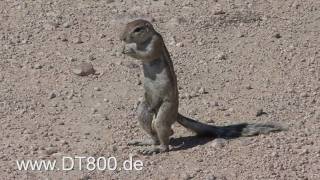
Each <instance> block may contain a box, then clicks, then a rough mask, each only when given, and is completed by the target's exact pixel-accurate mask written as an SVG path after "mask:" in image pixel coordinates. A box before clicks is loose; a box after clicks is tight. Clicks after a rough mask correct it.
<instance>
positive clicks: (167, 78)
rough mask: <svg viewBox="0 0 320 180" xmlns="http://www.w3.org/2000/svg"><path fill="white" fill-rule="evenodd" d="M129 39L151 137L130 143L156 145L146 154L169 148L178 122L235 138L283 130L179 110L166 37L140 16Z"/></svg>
mask: <svg viewBox="0 0 320 180" xmlns="http://www.w3.org/2000/svg"><path fill="white" fill-rule="evenodd" d="M120 39H121V41H123V42H125V45H124V47H123V53H124V54H126V55H129V56H131V57H133V58H135V59H139V60H141V61H142V64H143V73H144V90H145V93H144V98H143V100H142V102H141V103H140V104H139V107H138V120H139V123H140V125H141V127H142V129H143V130H144V131H145V132H146V133H148V134H149V135H150V136H151V139H149V140H143V141H140V140H134V141H132V142H129V143H128V144H129V145H140V146H143V145H153V146H152V147H151V148H146V149H143V150H142V151H141V153H142V154H145V155H150V154H154V153H160V152H166V151H169V138H170V136H171V135H173V130H172V128H171V126H172V124H173V123H174V122H176V121H177V122H178V123H180V124H181V125H182V126H184V127H186V128H188V129H190V130H191V131H193V132H195V133H196V134H197V135H200V136H211V137H222V138H231V137H239V136H254V135H257V134H266V133H269V132H275V131H280V130H282V128H281V127H280V126H277V125H273V124H247V123H243V124H235V125H230V126H223V127H219V126H213V125H208V124H204V123H201V122H198V121H195V120H193V119H190V118H187V117H185V116H183V115H181V114H179V113H178V106H179V95H178V88H177V78H176V74H175V72H174V68H173V63H172V60H171V58H170V55H169V53H168V50H167V48H166V46H165V44H164V41H163V38H162V36H161V35H160V34H159V33H158V32H157V31H155V29H154V28H153V26H152V24H151V23H150V22H148V21H145V20H142V19H139V20H135V21H132V22H130V23H128V24H127V25H126V26H125V29H124V31H123V32H122V34H121V36H120Z"/></svg>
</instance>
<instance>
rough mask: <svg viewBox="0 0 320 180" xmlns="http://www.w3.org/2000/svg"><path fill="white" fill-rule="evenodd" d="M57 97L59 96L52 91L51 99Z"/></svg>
mask: <svg viewBox="0 0 320 180" xmlns="http://www.w3.org/2000/svg"><path fill="white" fill-rule="evenodd" d="M55 97H57V95H56V94H55V93H54V92H51V93H50V94H49V99H53V98H55Z"/></svg>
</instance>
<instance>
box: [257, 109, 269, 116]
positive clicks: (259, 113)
mask: <svg viewBox="0 0 320 180" xmlns="http://www.w3.org/2000/svg"><path fill="white" fill-rule="evenodd" d="M263 114H267V113H266V112H264V111H263V109H258V110H257V113H256V117H258V116H262V115H263Z"/></svg>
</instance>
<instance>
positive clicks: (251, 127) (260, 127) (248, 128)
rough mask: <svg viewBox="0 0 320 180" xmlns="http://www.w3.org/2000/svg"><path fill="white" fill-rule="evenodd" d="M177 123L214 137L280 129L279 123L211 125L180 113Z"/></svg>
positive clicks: (244, 134) (232, 136)
mask: <svg viewBox="0 0 320 180" xmlns="http://www.w3.org/2000/svg"><path fill="white" fill-rule="evenodd" d="M177 121H178V123H179V124H181V125H182V126H184V127H185V128H187V129H190V130H191V131H193V132H195V133H196V134H197V135H199V136H209V137H216V138H235V137H240V136H256V135H258V134H267V133H270V132H277V131H282V130H284V128H282V127H281V126H279V125H275V124H263V123H257V124H248V123H241V124H234V125H229V126H213V125H209V124H204V123H201V122H199V121H195V120H193V119H190V118H188V117H185V116H183V115H181V114H178V120H177Z"/></svg>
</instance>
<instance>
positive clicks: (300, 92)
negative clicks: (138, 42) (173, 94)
mask: <svg viewBox="0 0 320 180" xmlns="http://www.w3.org/2000/svg"><path fill="white" fill-rule="evenodd" d="M137 17H144V18H146V19H149V20H152V21H154V22H153V23H154V25H155V28H156V29H157V30H158V31H159V32H160V33H161V34H162V35H163V37H164V39H165V42H166V45H167V47H168V49H169V51H170V53H171V55H172V59H173V62H174V66H175V71H176V73H177V77H178V84H179V93H180V97H181V98H180V112H181V113H183V114H184V115H188V116H190V117H193V118H196V119H199V120H200V121H202V122H207V123H212V124H217V125H228V124H235V123H240V122H249V123H254V122H277V123H280V124H282V125H284V126H286V127H288V131H284V132H280V133H274V134H270V135H260V136H256V137H246V138H237V139H229V140H223V139H218V140H217V139H216V140H212V139H197V138H195V137H193V134H192V133H191V132H188V131H186V130H185V129H183V128H182V127H181V126H179V125H175V126H174V130H175V135H174V137H173V147H172V148H173V150H172V151H171V152H169V153H164V154H159V155H154V156H142V155H139V154H137V153H136V152H137V150H138V149H139V148H138V147H128V146H127V142H128V141H129V140H131V139H139V138H143V137H144V136H145V135H144V133H143V132H142V131H141V130H140V128H139V126H138V124H137V120H136V119H137V117H136V111H135V109H136V105H137V102H138V99H139V97H141V96H142V94H143V88H142V85H141V79H142V78H141V76H142V74H141V68H140V67H141V65H140V63H139V62H138V61H137V60H133V59H131V58H129V57H125V56H123V55H122V54H121V53H120V51H119V45H120V42H119V38H118V35H119V33H120V29H121V27H122V26H123V24H124V23H126V22H128V21H129V20H130V19H134V18H137ZM319 25H320V1H318V0H306V1H304V0H282V1H278V0H268V1H263V0H228V1H222V0H215V1H213V0H212V1H211V0H201V1H200V0H198V1H191V0H173V1H171V0H158V1H151V0H143V1H125V0H122V1H118V0H114V1H113V0H92V1H85V0H57V1H55V0H46V1H45V0H25V1H18V0H2V1H0V131H1V134H0V174H1V177H0V179H19V180H20V179H30V180H33V179H52V180H55V179H82V180H84V179H170V180H171V179H207V180H209V179H211V180H213V179H218V180H238V179H240V180H242V179H243V180H251V179H282V180H294V179H303V180H318V179H320V99H319V97H320V93H319V91H320V54H319V49H320V38H319V37H320V27H319ZM81 62H90V63H91V64H92V65H93V66H94V68H95V69H96V72H95V74H93V75H89V76H78V75H76V74H74V73H73V69H74V68H75V67H76V66H77V65H79V64H80V63H81ZM204 92H206V93H204ZM260 110H263V111H264V112H265V114H263V115H261V116H256V113H257V112H259V111H260ZM130 154H132V155H133V159H134V160H135V161H136V160H141V161H142V162H143V169H142V170H140V171H138V170H132V171H125V170H123V169H122V170H120V169H119V168H117V170H115V171H111V170H104V171H102V170H94V171H89V170H87V169H85V168H83V169H82V170H79V168H77V167H79V165H78V164H77V165H75V168H74V170H70V171H62V170H61V169H60V170H57V169H56V170H54V171H44V170H41V171H31V170H29V171H26V170H23V171H19V170H18V168H17V165H16V160H41V159H42V160H56V161H57V163H58V164H61V163H62V161H61V159H62V157H65V156H68V157H73V158H74V157H76V156H85V157H89V156H93V157H95V158H96V159H97V158H98V157H105V158H108V157H111V156H112V157H115V158H116V160H117V162H118V164H119V167H120V166H121V164H122V162H123V161H125V160H126V159H128V158H129V155H130ZM85 164H86V163H84V165H85ZM111 164H112V163H111ZM113 165H114V164H113ZM60 167H61V166H60Z"/></svg>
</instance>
